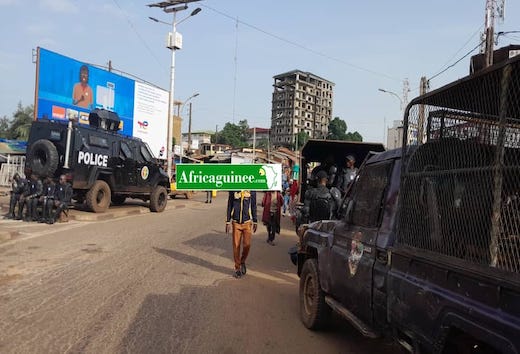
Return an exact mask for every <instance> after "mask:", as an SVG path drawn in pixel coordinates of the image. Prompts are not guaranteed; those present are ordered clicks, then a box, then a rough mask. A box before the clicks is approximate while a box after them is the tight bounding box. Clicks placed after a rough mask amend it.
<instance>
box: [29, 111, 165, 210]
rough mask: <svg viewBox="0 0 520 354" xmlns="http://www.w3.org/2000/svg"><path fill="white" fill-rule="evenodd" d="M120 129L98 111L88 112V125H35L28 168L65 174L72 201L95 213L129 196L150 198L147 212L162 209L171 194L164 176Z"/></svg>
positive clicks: (146, 151) (144, 149)
mask: <svg viewBox="0 0 520 354" xmlns="http://www.w3.org/2000/svg"><path fill="white" fill-rule="evenodd" d="M119 126H120V120H119V116H118V115H117V114H116V113H114V112H110V111H106V110H99V109H96V110H93V111H92V112H91V113H90V115H89V126H86V125H78V124H77V123H76V122H74V121H69V122H68V124H67V123H65V122H58V121H49V120H45V119H42V120H38V121H34V122H33V123H32V126H31V130H30V134H29V141H28V147H27V159H26V167H27V168H29V169H30V170H31V171H32V172H33V173H35V174H37V175H38V176H40V177H47V176H51V177H58V176H59V175H60V174H66V175H67V177H68V180H69V182H70V183H71V184H72V188H73V190H74V195H73V198H74V199H75V200H76V201H78V202H83V201H84V202H86V204H87V206H88V208H89V209H90V210H92V211H94V212H96V213H101V212H105V211H106V210H107V209H108V207H109V206H110V203H111V202H112V204H114V205H118V204H122V203H124V201H125V199H126V198H128V197H130V198H138V199H142V200H143V201H148V200H149V201H150V210H151V211H154V212H161V211H163V210H164V208H165V207H166V202H167V200H168V193H169V192H170V183H169V178H168V175H167V174H166V173H165V172H164V170H163V169H162V168H161V167H160V166H159V164H158V163H157V161H156V159H155V158H154V157H153V154H152V153H151V151H150V149H149V147H148V145H147V144H146V143H145V142H143V141H142V140H140V139H138V138H132V137H127V136H122V135H121V134H118V133H117V131H118V130H119Z"/></svg>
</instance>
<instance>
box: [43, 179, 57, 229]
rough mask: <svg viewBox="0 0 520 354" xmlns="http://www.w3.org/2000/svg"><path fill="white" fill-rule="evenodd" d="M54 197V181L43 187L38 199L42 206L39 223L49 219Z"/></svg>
mask: <svg viewBox="0 0 520 354" xmlns="http://www.w3.org/2000/svg"><path fill="white" fill-rule="evenodd" d="M55 195H56V183H54V181H52V182H49V183H46V184H45V185H44V187H43V194H42V196H41V197H40V201H41V204H42V216H41V218H40V222H46V221H48V220H49V219H50V218H51V212H52V207H53V205H54V198H55Z"/></svg>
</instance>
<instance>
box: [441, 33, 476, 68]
mask: <svg viewBox="0 0 520 354" xmlns="http://www.w3.org/2000/svg"><path fill="white" fill-rule="evenodd" d="M483 27H484V25H480V26H479V28H477V30H476V31H475V32H474V33H473V34H472V35H471V37H469V38H468V40H467V41H466V42H465V43H464V44H463V45H462V47H460V49H459V50H457V51H456V52H455V54H453V55H452V56H451V58H449V59H448V60H446V62H445V63H444V64H443V65H442V66H441V68H442V67H444V66H446V65H448V64H449V63H450V62H451V61H452V60H453V59H455V57H456V56H457V55H458V54H459V53H460V52H461V51H462V50H463V49H464V48H465V47H466V46H467V45H468V43H469V42H471V41H472V40H473V37H475V36H476V35H477V34H479V33H480V30H481V29H482V28H483ZM439 70H441V69H439Z"/></svg>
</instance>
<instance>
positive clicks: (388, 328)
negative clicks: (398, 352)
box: [291, 56, 520, 353]
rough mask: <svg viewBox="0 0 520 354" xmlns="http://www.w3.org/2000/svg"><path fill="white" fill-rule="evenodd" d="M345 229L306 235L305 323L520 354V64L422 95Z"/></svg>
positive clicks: (351, 205)
mask: <svg viewBox="0 0 520 354" xmlns="http://www.w3.org/2000/svg"><path fill="white" fill-rule="evenodd" d="M403 123H404V134H403V141H402V143H403V147H402V148H401V149H397V150H389V151H385V152H380V153H377V154H372V155H370V156H369V157H368V158H367V159H366V161H365V162H364V164H363V165H362V166H361V167H360V169H359V173H358V176H357V178H356V180H355V182H354V184H353V185H352V187H351V188H350V189H349V190H348V192H347V195H346V196H345V198H344V200H343V207H342V208H341V209H340V215H339V218H338V219H337V220H323V221H316V222H314V223H311V224H308V225H302V226H301V227H300V228H299V230H298V235H299V239H300V240H299V244H298V246H297V252H296V253H295V254H293V257H291V258H292V260H293V261H294V262H296V263H297V266H298V268H297V269H298V270H297V272H298V275H299V276H300V289H299V298H300V314H301V319H302V322H303V324H304V325H305V326H306V327H308V328H310V329H317V328H319V327H320V326H322V325H324V324H325V323H326V322H327V318H328V316H329V314H330V313H331V311H334V312H336V313H338V314H340V315H341V316H342V317H344V318H345V319H347V320H348V321H349V322H350V323H351V324H352V325H353V326H354V327H355V328H356V329H358V330H359V331H360V332H361V333H363V334H364V335H365V336H367V337H379V336H388V337H391V338H393V339H395V340H396V341H397V342H398V343H400V344H402V346H403V347H404V348H406V349H408V350H409V351H411V352H415V353H424V352H427V353H429V352H433V353H441V352H442V353H520V56H517V57H513V58H511V59H508V60H507V61H505V62H503V63H500V64H496V65H493V66H491V67H489V68H486V69H484V70H482V71H481V72H478V73H475V74H472V75H470V76H468V77H465V78H462V79H460V80H458V81H455V82H453V83H451V84H448V85H446V86H445V87H442V88H439V89H437V90H435V91H432V92H430V93H427V94H425V95H422V96H419V97H417V98H415V99H414V100H412V101H411V102H410V104H409V105H408V107H407V109H406V112H405V116H404V121H403Z"/></svg>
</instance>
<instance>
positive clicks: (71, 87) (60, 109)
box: [35, 48, 169, 158]
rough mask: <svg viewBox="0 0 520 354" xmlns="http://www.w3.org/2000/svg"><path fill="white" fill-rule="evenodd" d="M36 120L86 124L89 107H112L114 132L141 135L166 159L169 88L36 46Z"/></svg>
mask: <svg viewBox="0 0 520 354" xmlns="http://www.w3.org/2000/svg"><path fill="white" fill-rule="evenodd" d="M37 66H38V69H37V77H36V83H37V87H36V107H35V114H36V119H50V120H64V121H68V120H69V119H76V120H77V121H78V122H79V124H87V125H88V123H89V122H88V115H89V112H90V111H91V110H92V109H94V108H102V109H107V110H110V111H114V112H116V113H117V114H118V115H119V118H120V119H121V125H120V130H119V133H120V134H123V135H127V136H134V137H138V138H141V139H142V140H143V141H145V142H146V143H148V145H149V146H150V149H151V150H152V152H153V153H154V155H155V157H158V158H166V146H167V138H168V136H167V135H168V133H167V132H168V99H169V93H168V91H165V90H162V89H160V88H157V87H155V86H152V85H149V84H146V83H142V82H136V81H135V80H132V79H129V78H127V77H124V76H121V75H118V74H115V73H113V72H109V71H106V70H103V69H100V68H98V67H96V66H93V65H89V64H85V63H82V62H80V61H77V60H75V59H72V58H69V57H66V56H63V55H60V54H57V53H54V52H51V51H49V50H46V49H43V48H38V63H37Z"/></svg>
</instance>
